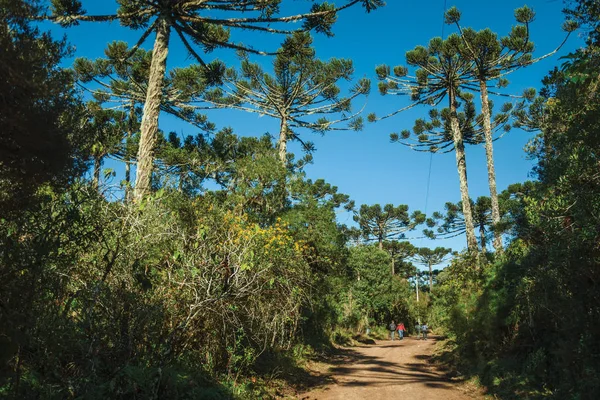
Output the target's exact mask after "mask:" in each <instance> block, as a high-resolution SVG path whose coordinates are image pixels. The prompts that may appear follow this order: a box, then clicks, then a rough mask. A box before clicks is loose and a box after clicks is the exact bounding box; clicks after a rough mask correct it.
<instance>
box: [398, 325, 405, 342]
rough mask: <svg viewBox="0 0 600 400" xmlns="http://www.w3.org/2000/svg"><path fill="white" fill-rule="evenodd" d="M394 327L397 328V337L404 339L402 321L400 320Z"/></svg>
mask: <svg viewBox="0 0 600 400" xmlns="http://www.w3.org/2000/svg"><path fill="white" fill-rule="evenodd" d="M396 329H397V330H398V337H399V338H400V340H402V339H404V331H405V330H406V328H404V322H400V323H399V324H398V327H397V328H396Z"/></svg>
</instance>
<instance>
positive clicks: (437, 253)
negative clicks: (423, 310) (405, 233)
mask: <svg viewBox="0 0 600 400" xmlns="http://www.w3.org/2000/svg"><path fill="white" fill-rule="evenodd" d="M451 252H452V249H447V248H444V247H436V248H435V249H430V248H429V247H421V248H420V249H419V250H418V251H417V253H416V254H415V256H414V258H415V261H416V262H418V263H419V264H422V265H426V266H427V267H428V268H429V293H431V292H432V291H433V266H434V265H438V264H441V263H443V262H444V261H445V260H446V256H447V255H448V254H450V253H451Z"/></svg>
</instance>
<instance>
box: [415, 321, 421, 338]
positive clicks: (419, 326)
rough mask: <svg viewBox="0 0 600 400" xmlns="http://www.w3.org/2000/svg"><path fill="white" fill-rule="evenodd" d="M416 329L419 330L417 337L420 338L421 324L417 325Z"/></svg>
mask: <svg viewBox="0 0 600 400" xmlns="http://www.w3.org/2000/svg"><path fill="white" fill-rule="evenodd" d="M415 331H417V336H416V339H417V340H420V339H421V324H416V325H415Z"/></svg>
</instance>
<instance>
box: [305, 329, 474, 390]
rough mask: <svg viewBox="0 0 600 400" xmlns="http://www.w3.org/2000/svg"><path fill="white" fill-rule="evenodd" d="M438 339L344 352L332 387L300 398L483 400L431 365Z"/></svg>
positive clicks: (333, 368)
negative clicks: (430, 360)
mask: <svg viewBox="0 0 600 400" xmlns="http://www.w3.org/2000/svg"><path fill="white" fill-rule="evenodd" d="M435 342H436V338H431V339H429V340H427V341H422V340H416V339H413V338H405V339H404V340H401V341H400V340H395V341H393V342H392V341H389V340H388V341H378V342H376V343H375V344H372V345H363V346H360V347H352V348H350V349H347V350H344V351H343V353H342V355H341V356H340V357H339V358H338V359H336V360H335V361H334V363H333V365H332V366H331V367H330V369H329V371H328V372H327V374H328V375H329V378H330V381H331V382H332V383H330V384H327V385H325V386H323V387H320V388H318V389H314V390H312V391H310V392H308V393H304V394H301V395H299V396H298V398H299V399H302V400H336V399H340V400H341V399H344V400H354V399H356V400H359V399H360V400H362V399H366V400H377V399H389V398H402V399H431V400H438V399H443V400H463V399H483V398H484V397H483V395H482V394H481V393H480V392H478V391H477V390H476V389H475V388H473V387H468V386H466V385H465V384H463V383H462V382H460V381H457V380H456V379H454V380H453V379H450V378H448V377H447V376H446V375H445V374H444V372H443V371H441V370H439V369H438V368H437V367H435V366H434V365H432V364H431V363H430V362H429V359H430V357H431V354H432V352H433V347H434V345H435Z"/></svg>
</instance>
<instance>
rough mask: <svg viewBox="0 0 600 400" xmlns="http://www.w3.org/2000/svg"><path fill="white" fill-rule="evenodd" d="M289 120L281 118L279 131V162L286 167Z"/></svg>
mask: <svg viewBox="0 0 600 400" xmlns="http://www.w3.org/2000/svg"><path fill="white" fill-rule="evenodd" d="M287 134H288V126H287V118H286V117H281V128H280V130H279V144H278V146H279V160H280V161H281V162H282V163H283V164H284V165H285V163H286V162H287Z"/></svg>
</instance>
